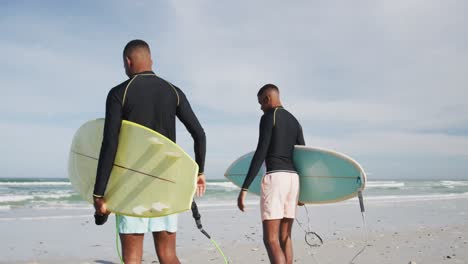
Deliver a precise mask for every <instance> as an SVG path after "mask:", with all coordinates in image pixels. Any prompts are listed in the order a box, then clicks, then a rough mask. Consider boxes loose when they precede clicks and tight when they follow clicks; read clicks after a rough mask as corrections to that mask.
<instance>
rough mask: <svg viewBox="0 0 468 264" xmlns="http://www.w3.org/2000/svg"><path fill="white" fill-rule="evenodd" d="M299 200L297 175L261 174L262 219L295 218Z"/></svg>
mask: <svg viewBox="0 0 468 264" xmlns="http://www.w3.org/2000/svg"><path fill="white" fill-rule="evenodd" d="M298 200H299V175H297V173H295V172H285V171H278V172H271V173H267V174H266V175H265V176H263V179H262V188H261V195H260V212H261V216H262V221H263V220H273V219H283V218H295V217H296V208H297V202H298Z"/></svg>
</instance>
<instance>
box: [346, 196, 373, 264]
mask: <svg viewBox="0 0 468 264" xmlns="http://www.w3.org/2000/svg"><path fill="white" fill-rule="evenodd" d="M358 199H359V207H360V208H361V216H362V225H363V227H364V228H363V232H364V246H363V247H362V248H361V250H359V251H358V253H356V255H354V257H353V258H352V259H351V261H350V262H349V264H353V263H354V262H353V261H354V260H355V259H356V258H357V257H358V256H359V255H361V254H362V252H364V250H365V249H366V248H367V245H368V239H369V232H368V230H367V225H366V215H365V211H366V210H365V208H364V198H363V196H362V191H358Z"/></svg>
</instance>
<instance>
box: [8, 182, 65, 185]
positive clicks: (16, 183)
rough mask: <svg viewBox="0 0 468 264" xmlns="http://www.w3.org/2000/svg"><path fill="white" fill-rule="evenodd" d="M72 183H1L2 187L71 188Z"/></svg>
mask: <svg viewBox="0 0 468 264" xmlns="http://www.w3.org/2000/svg"><path fill="white" fill-rule="evenodd" d="M69 185H71V183H70V182H0V186H69Z"/></svg>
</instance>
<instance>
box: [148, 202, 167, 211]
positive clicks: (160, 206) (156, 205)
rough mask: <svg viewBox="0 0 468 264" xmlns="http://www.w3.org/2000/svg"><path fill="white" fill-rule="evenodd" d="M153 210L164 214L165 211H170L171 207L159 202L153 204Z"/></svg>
mask: <svg viewBox="0 0 468 264" xmlns="http://www.w3.org/2000/svg"><path fill="white" fill-rule="evenodd" d="M151 209H153V210H156V211H158V212H162V211H163V210H165V209H169V206H167V205H166V204H163V203H161V202H157V203H153V205H152V206H151Z"/></svg>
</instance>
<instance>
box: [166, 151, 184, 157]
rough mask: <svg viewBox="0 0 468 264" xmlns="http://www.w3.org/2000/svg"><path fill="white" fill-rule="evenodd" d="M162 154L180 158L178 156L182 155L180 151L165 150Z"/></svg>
mask: <svg viewBox="0 0 468 264" xmlns="http://www.w3.org/2000/svg"><path fill="white" fill-rule="evenodd" d="M164 154H165V155H166V156H168V157H169V158H180V157H182V155H181V154H180V153H177V152H165V153H164Z"/></svg>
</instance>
